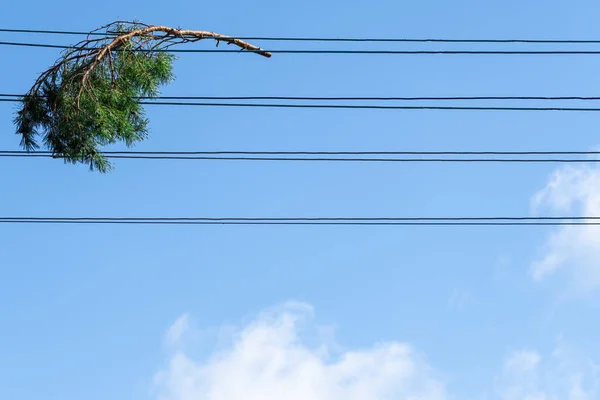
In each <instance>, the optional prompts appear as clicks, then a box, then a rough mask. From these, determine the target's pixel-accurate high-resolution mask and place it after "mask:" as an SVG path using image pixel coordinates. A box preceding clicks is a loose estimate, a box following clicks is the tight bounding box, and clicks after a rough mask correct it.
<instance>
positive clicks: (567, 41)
mask: <svg viewBox="0 0 600 400" xmlns="http://www.w3.org/2000/svg"><path fill="white" fill-rule="evenodd" d="M0 32H5V33H36V34H51V35H80V36H88V35H89V36H107V35H108V36H111V35H115V34H111V33H108V34H106V33H103V32H83V31H61V30H42V29H7V28H2V29H0ZM231 38H234V39H240V40H262V41H298V42H399V43H548V44H598V43H600V40H593V39H586V40H580V39H579V40H578V39H440V38H357V37H354V38H332V37H270V36H231Z"/></svg>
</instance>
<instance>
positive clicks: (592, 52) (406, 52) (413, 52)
mask: <svg viewBox="0 0 600 400" xmlns="http://www.w3.org/2000/svg"><path fill="white" fill-rule="evenodd" d="M0 45H3V46H21V47H39V48H53V49H63V50H67V49H76V50H93V49H92V48H85V47H73V46H66V45H58V44H46V43H24V42H0ZM115 51H125V50H120V49H115ZM136 51H138V52H156V53H161V52H166V53H258V52H259V51H253V50H244V49H241V50H218V49H154V50H147V49H140V50H136ZM260 52H269V53H273V54H373V55H374V54H382V55H383V54H389V55H391V54H396V55H600V50H308V49H305V50H260Z"/></svg>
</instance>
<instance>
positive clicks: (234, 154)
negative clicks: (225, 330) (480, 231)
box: [0, 151, 600, 163]
mask: <svg viewBox="0 0 600 400" xmlns="http://www.w3.org/2000/svg"><path fill="white" fill-rule="evenodd" d="M598 154H600V152H595V151H559V152H551V151H521V152H519V151H513V152H511V151H505V152H502V151H470V152H469V151H466V152H464V151H463V152H460V151H397V152H392V151H388V152H368V151H357V152H352V151H347V152H343V151H342V152H327V151H313V152H311V151H295V152H294V151H287V152H285V151H283V152H281V151H280V152H277V151H266V152H252V151H205V152H202V151H197V152H158V151H157V152H136V151H121V152H105V153H103V155H104V156H105V157H106V158H107V159H134V160H136V159H139V160H204V161H306V162H315V161H316V162H319V161H320V162H380V163H381V162H383V163H385V162H395V163H425V162H429V163H432V162H438V163H599V162H600V159H594V158H556V157H557V156H561V155H562V156H564V155H588V156H593V155H598ZM394 155H396V156H398V155H404V156H411V157H404V158H390V156H394ZM474 155H478V156H490V155H493V156H496V157H493V158H490V157H486V158H473V157H472V156H474ZM542 155H545V156H556V157H553V158H536V157H531V156H542ZM292 156H293V157H292ZM300 156H302V157H300ZM324 156H326V157H324ZM348 156H354V157H348ZM365 156H371V157H365ZM373 156H377V157H373ZM382 156H385V157H382ZM415 156H461V157H459V158H457V157H452V158H449V157H435V158H432V157H418V158H417V157H415ZM465 156H471V157H465ZM497 156H505V157H502V158H500V157H497ZM506 156H521V157H511V158H508V157H506ZM523 156H530V157H523ZM0 158H59V159H60V158H64V157H63V156H59V155H54V154H52V153H51V152H49V151H35V152H27V151H0Z"/></svg>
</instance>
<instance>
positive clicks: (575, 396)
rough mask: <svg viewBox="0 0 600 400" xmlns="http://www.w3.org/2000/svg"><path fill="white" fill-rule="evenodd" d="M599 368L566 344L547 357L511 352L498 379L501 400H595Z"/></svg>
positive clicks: (537, 354)
mask: <svg viewBox="0 0 600 400" xmlns="http://www.w3.org/2000/svg"><path fill="white" fill-rule="evenodd" d="M599 372H600V371H599V369H598V367H597V366H596V365H595V364H594V363H592V362H591V360H589V359H588V358H586V357H582V356H579V355H578V354H577V353H576V352H575V351H573V350H572V349H569V348H568V347H567V346H565V345H564V344H561V345H559V346H558V347H557V349H556V350H554V352H553V353H552V354H551V355H550V356H547V357H542V356H541V355H540V354H539V353H537V352H534V351H529V350H520V351H516V352H514V353H512V354H511V355H510V356H509V357H508V358H507V360H506V362H505V364H504V367H503V369H502V372H501V374H500V375H499V376H498V377H497V379H496V395H497V398H499V399H501V400H592V399H597V398H598V395H600V392H599V391H598V389H599V387H598V386H599V384H600V375H599Z"/></svg>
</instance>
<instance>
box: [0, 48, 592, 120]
mask: <svg viewBox="0 0 600 400" xmlns="http://www.w3.org/2000/svg"><path fill="white" fill-rule="evenodd" d="M599 54H600V53H599ZM18 101H20V100H19V99H12V98H8V99H6V98H5V99H3V98H0V102H18ZM139 104H142V105H152V106H176V107H181V106H190V107H246V108H307V109H308V108H310V109H350V110H442V111H443V110H445V111H567V112H569V111H570V112H599V111H600V108H595V107H491V106H490V107H488V106H435V105H422V106H399V105H396V106H388V105H371V104H360V105H356V104H281V103H204V102H202V103H200V102H175V101H139Z"/></svg>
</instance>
